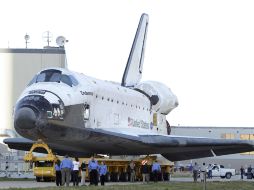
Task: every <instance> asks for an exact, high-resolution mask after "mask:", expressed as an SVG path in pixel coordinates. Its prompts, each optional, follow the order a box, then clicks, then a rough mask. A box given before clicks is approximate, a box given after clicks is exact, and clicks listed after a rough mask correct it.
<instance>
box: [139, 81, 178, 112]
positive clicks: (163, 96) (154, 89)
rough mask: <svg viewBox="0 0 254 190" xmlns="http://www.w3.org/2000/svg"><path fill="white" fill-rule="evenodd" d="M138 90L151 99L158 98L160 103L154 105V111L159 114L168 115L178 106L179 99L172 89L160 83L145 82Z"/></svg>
mask: <svg viewBox="0 0 254 190" xmlns="http://www.w3.org/2000/svg"><path fill="white" fill-rule="evenodd" d="M136 88H137V89H139V90H141V91H143V92H144V93H146V94H147V95H148V96H150V98H151V97H152V96H157V97H158V99H157V100H158V101H156V102H155V104H154V105H152V109H153V110H155V111H157V112H159V113H162V114H168V113H169V112H170V111H172V110H173V109H174V108H175V107H177V106H178V100H177V97H176V96H175V95H174V94H173V92H172V91H171V90H170V88H168V87H167V86H166V85H164V84H162V83H160V82H156V81H145V82H141V83H140V84H138V85H137V87H136Z"/></svg>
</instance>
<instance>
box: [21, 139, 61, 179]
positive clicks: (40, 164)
mask: <svg viewBox="0 0 254 190" xmlns="http://www.w3.org/2000/svg"><path fill="white" fill-rule="evenodd" d="M41 148H43V149H45V150H46V152H47V154H46V155H45V156H34V155H33V151H34V150H35V149H41ZM57 160H58V158H57V156H56V155H54V154H53V152H52V150H51V149H50V148H49V147H48V145H47V144H45V143H44V142H43V141H42V140H38V141H37V142H36V143H34V144H33V146H32V147H31V149H30V151H29V152H28V153H26V155H25V156H24V161H25V162H29V163H30V164H31V165H33V172H34V175H35V176H36V180H37V181H38V182H39V181H54V180H55V176H56V172H55V163H56V161H57Z"/></svg>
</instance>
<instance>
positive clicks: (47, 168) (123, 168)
mask: <svg viewBox="0 0 254 190" xmlns="http://www.w3.org/2000/svg"><path fill="white" fill-rule="evenodd" d="M36 149H44V150H45V151H46V152H47V154H46V155H44V156H34V155H33V152H34V151H35V150H36ZM95 159H96V160H97V161H98V163H101V162H102V161H103V162H104V163H105V164H106V165H107V168H108V173H107V176H106V181H115V182H117V181H129V180H130V172H129V168H128V167H129V163H130V161H131V160H130V159H125V158H119V159H112V158H105V157H96V158H95ZM156 159H157V156H146V157H144V158H140V159H137V160H133V161H134V163H135V173H136V180H142V174H141V166H142V165H144V164H145V163H147V164H148V165H149V167H151V165H152V163H153V162H154V160H156ZM57 160H59V158H58V157H57V156H56V155H54V154H53V152H52V150H51V149H50V148H49V146H48V145H47V144H45V143H44V142H43V141H42V140H38V141H37V142H36V143H34V144H33V146H32V147H31V149H30V151H29V152H28V153H26V155H25V156H24V161H26V162H29V163H30V164H31V165H32V166H33V171H34V175H35V176H36V180H37V181H38V182H39V181H54V180H55V177H56V172H55V164H56V162H57ZM89 160H90V158H80V159H79V161H80V163H81V162H82V161H85V162H86V164H88V162H89ZM158 163H160V165H161V176H160V178H159V180H170V174H171V173H172V171H173V165H174V164H173V163H172V162H169V161H162V160H158ZM86 179H87V180H89V172H88V169H87V170H86Z"/></svg>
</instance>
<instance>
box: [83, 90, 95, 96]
mask: <svg viewBox="0 0 254 190" xmlns="http://www.w3.org/2000/svg"><path fill="white" fill-rule="evenodd" d="M80 93H81V95H90V96H93V93H92V92H86V91H80Z"/></svg>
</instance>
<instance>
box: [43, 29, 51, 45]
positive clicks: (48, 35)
mask: <svg viewBox="0 0 254 190" xmlns="http://www.w3.org/2000/svg"><path fill="white" fill-rule="evenodd" d="M42 38H43V40H44V41H46V42H47V43H48V47H49V42H51V39H52V38H53V35H52V33H51V32H50V31H45V32H43V34H42Z"/></svg>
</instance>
